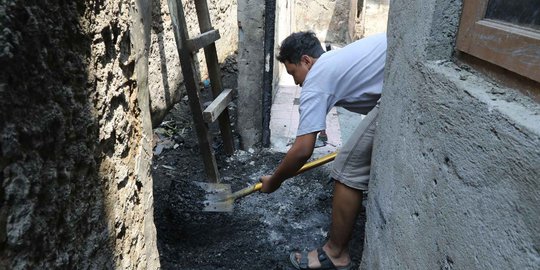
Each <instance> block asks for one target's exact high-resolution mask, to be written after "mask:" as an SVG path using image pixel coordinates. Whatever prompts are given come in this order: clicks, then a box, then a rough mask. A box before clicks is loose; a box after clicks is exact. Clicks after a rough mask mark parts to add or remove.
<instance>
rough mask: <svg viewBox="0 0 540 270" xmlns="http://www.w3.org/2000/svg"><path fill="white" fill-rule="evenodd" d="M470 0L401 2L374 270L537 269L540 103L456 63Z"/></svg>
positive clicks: (373, 231) (368, 255)
mask: <svg viewBox="0 0 540 270" xmlns="http://www.w3.org/2000/svg"><path fill="white" fill-rule="evenodd" d="M460 11H461V1H446V0H445V1H443V0H438V1H423V0H413V1H403V0H401V1H392V2H391V7H390V14H389V18H390V20H389V29H388V37H389V48H388V57H387V69H386V71H385V86H384V92H383V99H382V103H381V115H380V118H379V120H378V130H377V138H376V142H375V148H374V155H373V158H374V159H373V169H372V180H371V183H370V191H369V197H368V205H367V225H366V247H365V249H364V255H363V265H362V266H363V268H365V269H539V268H540V256H539V251H540V226H538V224H539V223H540V195H539V194H540V193H539V192H538V191H539V190H540V125H539V123H540V105H539V104H538V103H534V102H532V101H531V100H530V99H529V98H527V97H525V96H523V95H522V94H520V93H518V92H516V91H515V90H514V89H508V88H505V87H502V86H500V85H497V84H495V83H492V82H490V81H489V80H487V79H485V78H484V77H483V76H482V74H479V73H477V72H475V71H474V70H472V69H469V68H468V67H466V66H464V65H456V64H454V63H453V62H451V61H449V60H451V59H452V57H451V55H452V50H453V46H454V40H455V34H456V29H457V26H458V19H459V16H460Z"/></svg>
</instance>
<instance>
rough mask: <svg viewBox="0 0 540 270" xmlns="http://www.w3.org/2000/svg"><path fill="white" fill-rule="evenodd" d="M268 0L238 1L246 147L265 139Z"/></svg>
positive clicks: (240, 122)
mask: <svg viewBox="0 0 540 270" xmlns="http://www.w3.org/2000/svg"><path fill="white" fill-rule="evenodd" d="M263 15H264V0H239V1H238V28H239V30H238V35H239V38H238V99H237V101H236V102H237V106H238V120H237V122H238V129H239V130H238V131H239V133H240V136H241V138H242V139H241V146H242V147H243V148H244V149H247V148H250V147H253V146H255V145H256V144H258V143H260V142H261V139H262V137H261V136H262V108H261V106H262V85H263V71H264V17H263Z"/></svg>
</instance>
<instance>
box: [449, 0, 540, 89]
mask: <svg viewBox="0 0 540 270" xmlns="http://www.w3.org/2000/svg"><path fill="white" fill-rule="evenodd" d="M487 5H488V0H464V1H463V10H462V14H461V20H460V25H459V30H458V35H457V40H456V48H457V49H458V50H459V51H462V52H464V53H467V54H470V55H472V56H475V57H477V58H479V59H482V60H484V61H488V62H490V63H492V64H495V65H498V66H500V67H503V68H505V69H507V70H510V71H512V72H515V73H517V74H519V75H522V76H525V77H527V78H530V79H532V80H534V81H536V82H540V31H538V30H535V29H532V28H525V27H521V26H517V25H514V24H510V23H506V22H502V21H496V20H491V19H485V18H484V17H485V14H486V9H487Z"/></svg>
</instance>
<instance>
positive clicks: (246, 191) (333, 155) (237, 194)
mask: <svg viewBox="0 0 540 270" xmlns="http://www.w3.org/2000/svg"><path fill="white" fill-rule="evenodd" d="M336 155H337V152H334V153H330V154H328V155H326V156H323V157H321V158H319V159H317V160H314V161H311V162H308V163H306V164H304V166H302V168H300V169H299V170H298V171H297V172H296V175H299V174H301V173H303V172H305V171H308V170H311V169H313V168H315V167H319V166H321V165H323V164H326V163H328V162H330V161H332V160H334V159H335V158H336ZM261 188H262V183H260V182H259V183H257V184H255V185H251V186H249V187H246V188H244V189H241V190H239V191H237V192H235V193H233V194H231V196H229V199H233V200H236V199H238V198H241V197H244V196H247V195H249V194H251V193H253V192H255V191H259V190H261Z"/></svg>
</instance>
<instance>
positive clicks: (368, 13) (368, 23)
mask: <svg viewBox="0 0 540 270" xmlns="http://www.w3.org/2000/svg"><path fill="white" fill-rule="evenodd" d="M388 8H389V0H359V1H358V8H357V9H358V13H357V14H356V16H357V17H356V19H355V22H356V24H355V25H354V26H353V27H354V32H353V33H354V34H355V36H354V39H359V38H362V37H367V36H370V35H373V34H377V33H382V32H385V31H386V28H387V22H388ZM355 10H356V9H355Z"/></svg>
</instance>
